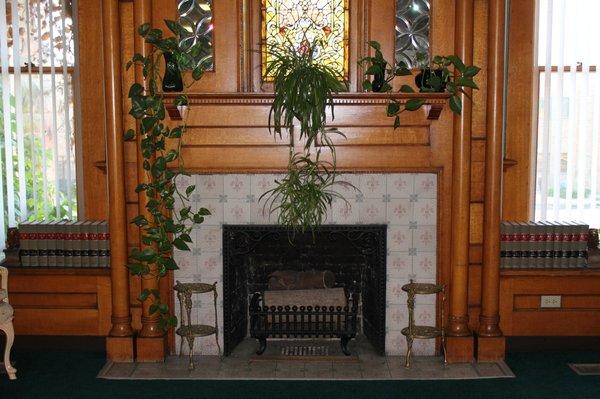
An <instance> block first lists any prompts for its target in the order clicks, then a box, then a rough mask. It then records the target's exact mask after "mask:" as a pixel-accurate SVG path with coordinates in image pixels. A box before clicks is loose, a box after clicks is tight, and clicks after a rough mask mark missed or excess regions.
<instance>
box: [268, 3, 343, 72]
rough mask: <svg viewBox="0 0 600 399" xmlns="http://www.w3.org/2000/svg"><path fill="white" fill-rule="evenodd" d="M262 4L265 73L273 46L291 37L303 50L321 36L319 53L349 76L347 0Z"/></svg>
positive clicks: (325, 60) (327, 63)
mask: <svg viewBox="0 0 600 399" xmlns="http://www.w3.org/2000/svg"><path fill="white" fill-rule="evenodd" d="M262 7H263V21H262V43H263V57H264V58H263V62H262V70H263V77H265V73H266V68H267V65H268V64H269V62H270V57H269V52H268V51H267V50H268V49H269V48H270V47H271V46H274V45H277V44H280V43H285V41H287V40H289V41H290V42H291V43H292V45H293V46H294V48H297V49H298V50H301V49H302V46H304V45H306V42H307V41H308V42H310V43H312V42H313V41H314V40H315V39H322V40H323V43H324V48H322V49H316V51H315V52H316V57H319V59H320V60H322V61H323V63H324V64H326V65H330V66H332V67H333V68H334V69H335V70H336V71H337V72H338V73H339V74H340V76H343V77H344V79H348V24H349V23H350V21H349V18H348V0H263V4H262Z"/></svg>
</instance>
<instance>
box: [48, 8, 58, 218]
mask: <svg viewBox="0 0 600 399" xmlns="http://www.w3.org/2000/svg"><path fill="white" fill-rule="evenodd" d="M48 1H49V5H50V10H49V12H48V27H49V28H50V38H49V42H50V48H51V49H53V48H54V43H53V42H54V38H55V36H54V5H53V4H52V3H53V2H54V1H53V0H48ZM54 63H55V59H54V51H50V81H51V84H52V86H51V87H52V91H51V95H50V98H51V101H52V131H51V132H52V147H53V154H52V155H53V157H52V161H53V169H54V173H53V174H54V207H55V211H56V215H57V216H59V215H60V190H59V187H60V180H59V179H60V176H59V174H60V171H59V169H58V158H59V155H60V154H59V152H58V118H59V117H60V115H58V113H57V108H58V107H57V104H56V90H57V87H56V68H55V65H54Z"/></svg>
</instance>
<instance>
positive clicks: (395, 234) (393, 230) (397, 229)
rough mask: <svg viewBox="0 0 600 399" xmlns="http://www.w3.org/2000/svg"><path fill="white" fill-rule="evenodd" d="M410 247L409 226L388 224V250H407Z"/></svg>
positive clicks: (410, 235) (410, 232)
mask: <svg viewBox="0 0 600 399" xmlns="http://www.w3.org/2000/svg"><path fill="white" fill-rule="evenodd" d="M411 247H412V231H411V230H410V228H409V226H389V227H388V232H387V248H388V250H389V251H402V252H407V251H408V250H409V248H411Z"/></svg>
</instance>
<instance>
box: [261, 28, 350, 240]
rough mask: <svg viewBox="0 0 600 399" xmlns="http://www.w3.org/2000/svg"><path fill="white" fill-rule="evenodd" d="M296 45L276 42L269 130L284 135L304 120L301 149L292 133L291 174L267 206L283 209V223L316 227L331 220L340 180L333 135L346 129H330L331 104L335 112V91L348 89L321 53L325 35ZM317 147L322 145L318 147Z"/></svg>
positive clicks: (269, 71)
mask: <svg viewBox="0 0 600 399" xmlns="http://www.w3.org/2000/svg"><path fill="white" fill-rule="evenodd" d="M302 43H303V44H302V46H300V48H298V49H296V48H295V47H294V45H293V44H292V42H291V41H289V40H287V41H285V42H284V43H283V44H278V45H275V46H272V47H271V48H270V49H269V51H270V55H271V62H270V63H269V65H267V68H266V75H267V76H269V77H272V79H273V89H274V99H273V104H272V106H271V110H270V113H269V131H271V132H273V133H274V134H277V135H279V137H281V132H282V129H287V130H288V131H290V132H292V130H293V127H294V121H296V120H297V121H298V122H299V124H300V132H299V137H300V139H304V140H305V143H304V147H303V151H302V152H301V153H295V152H294V145H293V138H292V136H293V135H292V134H290V140H291V142H290V150H289V163H288V170H287V175H286V176H285V177H284V178H283V179H281V180H277V181H276V186H275V188H273V189H271V190H269V191H267V192H265V193H264V194H263V195H262V196H261V197H260V200H264V201H265V203H264V206H265V208H268V209H269V211H270V213H271V214H272V213H278V214H279V216H278V223H279V224H281V225H284V226H287V227H289V228H290V229H291V230H292V231H293V232H296V231H301V232H304V231H306V230H307V229H312V230H314V229H315V228H317V227H318V226H319V225H321V224H322V223H323V221H324V220H325V217H326V214H327V210H328V209H329V207H330V206H331V204H332V202H333V201H334V199H335V198H340V199H342V200H343V197H342V196H341V195H340V194H338V193H337V192H336V191H335V187H336V186H337V185H340V184H348V185H349V183H346V182H341V181H338V180H337V173H336V170H335V169H336V165H335V146H334V145H333V141H332V139H331V135H333V134H339V135H342V136H343V134H342V133H341V132H340V131H338V130H337V129H332V128H327V126H326V120H327V108H330V111H331V117H332V118H333V117H334V104H333V95H334V94H335V93H338V92H340V91H343V90H347V85H346V83H345V82H344V81H343V79H342V77H341V76H340V75H339V74H338V73H337V72H336V71H335V69H333V68H332V67H330V66H328V65H326V64H325V63H323V62H321V61H320V60H319V59H318V58H316V57H315V54H316V51H317V49H318V48H319V47H320V46H323V43H321V41H320V40H319V39H315V40H313V41H312V42H309V41H308V40H304V41H303V42H302ZM313 147H314V148H316V149H315V150H314V152H313ZM322 148H327V149H328V150H329V152H330V153H331V161H326V160H323V159H322V153H321V151H322Z"/></svg>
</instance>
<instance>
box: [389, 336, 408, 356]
mask: <svg viewBox="0 0 600 399" xmlns="http://www.w3.org/2000/svg"><path fill="white" fill-rule="evenodd" d="M405 353H406V338H405V337H404V335H402V333H401V332H400V331H386V334H385V354H386V355H389V356H397V355H404V354H405Z"/></svg>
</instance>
